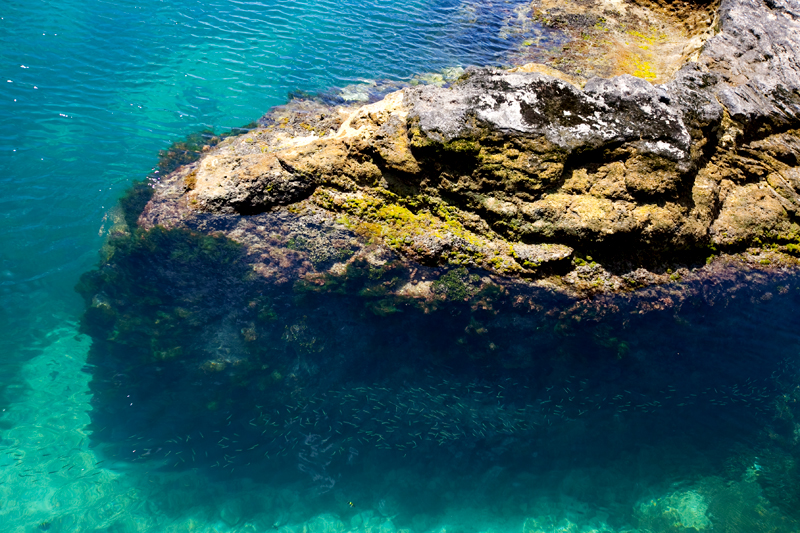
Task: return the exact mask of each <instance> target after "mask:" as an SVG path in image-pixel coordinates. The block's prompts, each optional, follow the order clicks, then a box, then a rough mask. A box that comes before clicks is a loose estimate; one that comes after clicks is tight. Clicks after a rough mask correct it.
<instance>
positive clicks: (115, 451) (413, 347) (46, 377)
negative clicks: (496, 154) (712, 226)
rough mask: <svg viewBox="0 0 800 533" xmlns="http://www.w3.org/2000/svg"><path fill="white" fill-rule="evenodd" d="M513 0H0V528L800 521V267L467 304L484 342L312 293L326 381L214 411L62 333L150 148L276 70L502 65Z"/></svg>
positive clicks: (310, 82) (265, 102)
mask: <svg viewBox="0 0 800 533" xmlns="http://www.w3.org/2000/svg"><path fill="white" fill-rule="evenodd" d="M520 6H521V3H517V2H502V1H492V2H467V1H455V0H441V1H434V0H431V1H423V0H398V1H392V2H389V1H375V2H358V3H347V2H336V1H319V2H312V1H305V2H298V1H270V2H266V1H240V2H236V1H212V2H195V1H183V2H177V1H175V0H162V1H156V0H149V1H145V2H142V1H139V2H133V1H116V2H111V1H98V0H95V1H88V2H87V1H83V2H76V1H74V0H62V1H60V2H54V1H53V2H48V1H36V0H33V1H25V2H21V1H15V0H7V1H5V2H4V3H3V6H2V7H1V8H0V28H2V29H0V72H2V76H0V87H2V90H0V120H1V121H2V124H1V125H2V127H0V184H1V185H2V195H0V295H2V306H0V327H1V328H2V330H0V332H2V335H0V354H1V355H0V357H1V358H0V371H2V374H0V376H2V377H0V387H1V388H2V397H1V398H0V404H1V405H0V408H2V409H3V411H2V419H0V530H2V531H9V532H12V531H13V532H17V531H19V532H23V531H25V532H27V531H40V530H49V531H76V532H77V531H115V532H116V531H119V532H133V531H153V532H157V531H220V532H223V531H225V532H228V531H258V532H262V531H275V530H279V531H281V532H282V533H301V532H305V531H314V532H317V531H318V532H320V533H323V532H325V533H327V532H330V533H338V532H340V531H345V530H350V531H354V532H375V533H377V532H378V531H380V532H381V533H393V532H394V531H396V530H408V531H410V532H413V533H428V532H434V531H436V532H442V533H444V532H446V531H447V530H448V529H449V530H452V531H459V532H464V533H467V532H473V531H474V532H488V531H497V532H501V531H502V532H505V531H515V532H517V531H523V532H524V533H537V532H539V531H556V530H559V531H589V530H597V531H602V530H607V531H625V530H633V529H634V528H638V529H639V530H641V531H646V530H650V531H675V532H682V533H685V532H686V531H700V530H706V529H711V528H712V526H713V528H714V530H715V531H720V530H722V531H742V532H745V531H796V530H797V528H798V522H797V519H798V516H797V512H796V511H797V509H798V508H800V493H798V489H797V487H798V486H800V471H799V470H798V466H797V465H798V464H800V457H798V439H800V425H798V424H797V422H796V420H795V416H797V413H798V409H797V407H796V404H797V401H798V399H799V398H798V394H797V383H798V382H800V380H798V360H797V358H798V348H800V346H799V344H798V341H800V335H798V333H797V330H796V327H795V320H794V317H795V316H796V313H797V309H798V303H800V301H799V300H798V298H797V294H798V291H800V289H798V286H800V280H798V279H796V278H789V279H782V280H780V281H777V280H776V281H774V282H770V281H766V282H764V283H763V284H762V285H763V286H761V287H760V288H756V289H755V290H754V291H753V292H752V293H750V292H744V293H742V294H741V295H740V297H739V299H738V300H729V299H722V300H720V301H718V302H717V303H716V304H715V305H711V303H710V300H709V299H698V301H696V302H693V303H691V304H687V305H685V306H684V308H683V309H682V310H681V311H675V312H673V311H669V312H664V313H660V314H659V313H656V314H654V315H653V316H650V315H648V316H646V317H641V318H637V317H636V316H635V315H630V313H628V315H630V317H631V318H627V319H625V320H621V319H618V318H614V319H608V320H605V321H604V320H601V321H599V322H598V323H595V322H592V321H589V322H591V325H583V324H571V325H569V327H565V324H563V323H559V322H558V321H553V320H551V316H552V315H551V316H550V317H543V316H540V315H538V314H537V313H536V312H532V313H530V314H527V315H526V314H521V313H519V312H517V311H514V310H503V311H502V312H500V313H499V314H498V315H491V316H489V315H487V316H483V317H478V318H480V319H481V320H483V321H484V326H485V328H486V329H488V330H489V331H490V332H491V335H492V336H491V339H492V341H491V343H490V342H489V341H488V340H486V338H484V337H482V335H484V334H483V333H480V331H479V330H480V329H481V327H480V326H475V325H474V324H473V323H472V322H470V320H469V317H468V314H467V313H465V312H463V310H460V309H454V310H453V313H451V315H449V316H450V318H448V319H447V320H442V321H441V322H437V321H435V320H434V319H431V321H430V322H427V323H426V322H425V321H422V322H420V323H417V326H416V328H412V329H408V324H406V323H402V327H403V328H405V329H402V330H400V324H401V323H400V322H396V323H393V322H391V321H386V320H379V319H377V318H374V317H373V318H372V319H369V320H363V322H359V321H360V320H361V318H359V319H358V320H356V319H354V320H353V321H352V323H351V324H350V325H348V328H349V329H346V330H343V329H340V327H339V326H340V325H341V324H339V323H337V322H336V321H335V320H333V321H330V324H329V323H328V322H326V317H325V315H324V313H323V314H322V315H321V316H320V317H319V321H318V322H317V323H316V327H317V328H318V329H319V331H320V335H326V334H327V336H328V337H330V338H331V339H333V340H332V342H333V343H334V344H335V346H334V347H331V348H330V349H329V350H328V351H324V352H321V353H320V354H319V355H317V356H315V357H316V358H315V357H309V358H308V359H307V360H304V365H306V366H307V367H314V368H317V370H316V372H318V373H321V374H323V375H327V376H328V379H327V380H323V381H320V382H317V383H316V384H315V385H314V387H309V388H308V389H307V390H306V394H305V395H304V396H303V398H302V399H298V398H294V397H293V398H291V399H289V400H286V401H285V402H283V403H282V404H280V405H277V404H276V405H270V406H269V407H270V409H274V410H276V411H278V412H275V413H273V412H272V411H271V410H270V411H268V412H266V414H265V411H264V409H263V408H264V407H265V405H260V407H259V404H256V401H255V400H256V399H257V398H256V396H248V395H243V396H242V397H239V398H234V400H236V401H237V402H238V404H237V405H238V406H239V407H238V408H237V409H227V410H225V409H217V410H214V411H213V412H214V413H215V414H214V415H213V416H211V415H208V414H207V413H208V412H210V411H211V409H207V410H205V411H204V410H203V408H205V407H206V406H207V405H208V404H209V403H210V402H211V400H209V396H208V394H209V393H208V392H207V391H198V390H196V389H193V388H192V383H190V382H182V381H180V376H177V375H176V376H171V378H170V379H165V378H164V377H163V376H161V375H148V374H147V373H143V374H138V375H136V376H135V378H130V377H127V376H126V372H124V371H121V370H120V369H119V368H116V367H115V365H117V364H118V362H119V361H118V359H116V358H118V357H122V356H124V354H119V353H114V352H111V351H110V350H109V349H108V347H106V346H104V345H103V344H102V343H94V344H93V342H92V339H91V338H89V337H88V336H86V335H83V334H80V333H79V325H78V324H79V320H80V316H81V314H82V312H83V302H82V301H81V299H80V298H79V296H78V295H77V294H76V293H75V292H74V290H73V287H74V285H75V284H76V282H77V281H78V279H79V277H80V275H81V274H82V273H83V272H86V271H88V270H90V269H91V268H92V267H93V266H94V265H95V264H96V262H97V256H98V249H100V247H101V246H102V244H103V241H104V238H105V236H106V233H107V230H108V229H109V226H110V223H111V220H110V216H109V212H110V210H111V209H112V207H113V206H114V204H115V203H116V200H117V199H118V198H119V196H120V195H121V194H122V192H123V191H124V190H125V189H126V188H127V187H128V186H129V185H130V183H131V181H132V180H134V179H141V178H143V177H144V176H146V175H147V174H148V173H150V172H151V171H152V170H153V168H154V167H155V166H156V164H157V154H158V151H159V150H161V149H165V148H167V147H168V146H169V145H170V143H172V142H174V141H178V140H180V139H181V138H183V137H185V136H186V135H188V134H190V133H192V132H196V131H199V130H203V129H206V128H211V129H214V130H216V131H226V130H229V129H230V128H234V127H238V126H242V125H244V124H247V123H249V122H251V121H253V120H255V119H257V118H258V117H259V116H261V115H262V114H263V113H264V112H265V111H266V110H267V109H269V108H270V107H271V106H273V105H277V104H282V103H285V102H286V100H287V98H288V95H289V94H290V93H293V94H316V93H323V94H324V95H326V97H331V95H333V96H336V95H341V93H340V92H339V89H338V88H342V87H346V86H348V85H353V84H356V85H365V86H368V85H369V84H370V83H371V81H372V80H389V81H391V82H398V83H401V82H409V81H411V80H412V79H413V78H414V77H415V76H419V75H421V74H425V73H435V72H441V71H443V70H444V69H454V68H456V67H467V66H469V65H476V64H477V65H487V64H488V65H503V64H505V63H506V61H507V59H506V58H507V57H509V55H510V53H511V52H513V51H514V49H515V48H516V47H517V46H518V45H519V43H520V42H521V41H522V40H523V39H527V37H528V36H527V35H526V33H525V32H523V31H521V30H520V31H515V25H514V24H515V22H514V21H516V20H517V19H518V16H519V14H520V13H523V11H520V9H519V8H520ZM525 31H530V27H529V26H526V30H525ZM551 37H552V38H553V39H557V36H551ZM544 42H545V44H546V40H545V41H544ZM350 92H351V93H352V92H354V91H353V90H351V91H350ZM355 92H356V93H358V91H357V90H355ZM275 298H277V299H280V298H281V295H276V296H275ZM323 303H325V302H323ZM330 303H331V302H327V304H328V305H329V304H330ZM345 304H346V302H345ZM345 304H342V307H341V308H340V309H348V308H347V306H346V305H345ZM557 304H558V303H557ZM559 305H566V303H565V302H561V303H560V304H559ZM342 312H344V311H342ZM353 313H354V314H353V316H354V317H359V316H360V315H358V313H356V312H355V311H354V312H353ZM620 315H621V316H625V311H624V310H623V311H622V312H621V313H620ZM436 320H441V318H440V319H436ZM334 325H336V329H333V328H334ZM326 327H330V328H331V330H329V331H326V330H325V328H326ZM393 328H394V329H393ZM342 331H344V333H342ZM376 332H378V333H377V335H376ZM464 332H466V334H465V333H464ZM371 335H372V336H378V337H379V336H380V335H386V337H387V339H390V341H387V340H383V344H381V346H382V348H381V350H382V351H381V353H380V354H379V355H380V356H381V357H380V358H378V359H376V354H375V352H374V350H372V349H371V348H373V347H374V346H375V344H369V342H374V343H377V342H378V340H380V339H378V340H373V341H369V342H368V341H367V340H365V339H370V338H371V337H370V336H371ZM464 335H466V338H467V339H468V342H469V344H470V350H467V349H466V348H464V350H463V352H462V351H457V352H453V351H451V350H450V348H448V345H447V339H451V340H453V339H457V338H458V339H460V338H461V336H464ZM470 335H472V336H470ZM355 340H359V342H363V343H364V345H363V346H361V345H360V344H359V342H355ZM336 343H338V344H336ZM347 349H349V350H350V353H349V354H348V355H347V357H345V358H344V359H343V360H332V359H330V358H327V357H326V356H327V355H328V354H329V353H337V354H338V353H345V350H347ZM467 352H469V355H468V356H467V355H466V354H467ZM409 354H413V355H409ZM487 354H492V355H491V357H487V356H486V355H487ZM337 361H338V362H342V361H343V362H344V363H347V365H344V364H341V365H337V364H335V363H337ZM387 361H389V362H388V363H387ZM399 361H402V364H400V363H399ZM431 361H435V362H436V364H432V363H431ZM520 361H525V363H524V364H523V363H520ZM345 368H346V371H345V370H344V369H345ZM319 369H321V370H319ZM172 378H174V379H172ZM165 382H166V383H170V384H171V386H170V387H165V386H164V383H165ZM131 396H133V399H131V398H130V397H131ZM267 401H269V399H268V398H267ZM195 404H197V405H199V406H200V407H201V408H198V409H196V410H195V407H196V406H195ZM332 405H335V406H338V411H339V412H338V413H336V412H333V411H332V410H331V406H332ZM375 405H380V407H381V408H380V409H375V408H374V407H375ZM400 409H404V410H405V412H404V413H402V414H400ZM284 411H286V412H285V413H284ZM329 411H330V414H329ZM190 413H191V416H189V414H190ZM197 413H200V414H199V415H198V414H197ZM234 415H235V416H234ZM323 423H326V424H328V427H327V428H319V427H318V425H321V424H323ZM253 428H256V429H253ZM262 428H264V429H262ZM265 432H269V435H270V437H271V438H272V440H271V441H269V442H264V441H262V440H261V439H262V436H263V435H264V434H265ZM212 435H213V440H212ZM376 435H377V436H376ZM273 437H274V438H273ZM278 439H281V440H278ZM226 440H230V441H235V442H236V444H235V445H236V446H239V447H238V448H237V447H234V446H233V445H230V446H229V445H228V444H226ZM334 444H335V445H336V446H335V447H334V446H333V445H334ZM255 445H258V447H257V448H252V447H253V446H255ZM228 447H230V448H231V449H229V448H228ZM235 450H241V451H236V453H234V451H235ZM262 450H263V452H262ZM176 457H177V459H176Z"/></svg>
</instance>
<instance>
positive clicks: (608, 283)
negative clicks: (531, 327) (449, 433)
mask: <svg viewBox="0 0 800 533" xmlns="http://www.w3.org/2000/svg"><path fill="white" fill-rule="evenodd" d="M591 4H592V3H591V2H589V3H588V5H591ZM650 7H651V8H653V9H655V10H656V12H657V9H658V6H657V5H655V6H653V5H650ZM673 7H674V6H673ZM679 7H680V6H679ZM682 7H683V11H680V12H681V13H686V12H691V8H692V5H691V4H686V5H682ZM696 7H697V9H696V10H699V11H702V12H703V13H707V12H708V11H709V9H710V8H709V5H706V4H698V6H696ZM711 7H713V6H711ZM639 9H641V8H639ZM687 10H688V11H687ZM712 15H714V14H713V12H711V13H710V14H709V15H708V16H709V17H710V16H712ZM714 16H715V17H716V20H717V26H716V30H715V34H714V35H713V36H711V37H710V38H707V37H708V35H709V32H708V31H707V30H704V31H705V33H704V34H703V35H704V36H705V37H704V38H707V40H706V41H705V42H704V44H703V46H702V49H701V51H700V52H699V54H694V55H695V56H696V61H689V62H686V63H685V64H684V65H683V66H682V67H681V68H680V70H678V71H677V72H676V73H675V75H674V76H673V77H672V79H671V80H669V81H668V82H666V83H663V84H660V85H653V84H651V83H650V82H648V81H646V80H644V79H640V78H636V77H633V76H631V75H622V76H617V77H614V78H610V79H603V78H592V79H590V80H588V81H586V82H585V85H584V86H583V87H580V86H579V85H581V84H582V83H583V82H582V81H581V80H577V81H576V78H575V77H574V75H573V76H572V77H570V76H567V75H565V74H562V75H560V78H561V79H559V78H557V77H554V76H551V75H548V74H542V73H541V72H550V71H552V69H549V68H548V67H537V66H536V65H530V66H528V67H526V68H518V69H514V70H515V71H512V72H509V71H502V70H495V69H472V70H469V71H468V72H467V73H466V74H465V75H463V76H462V78H461V79H460V80H459V81H457V82H456V83H454V84H452V85H451V86H447V87H437V86H417V87H413V88H407V89H403V90H400V91H397V92H394V93H391V94H389V95H388V96H387V97H386V98H384V99H383V100H381V101H379V102H375V103H372V104H368V105H365V106H362V107H358V108H353V107H338V108H336V107H329V106H328V107H326V106H323V105H321V104H314V103H312V102H302V103H299V104H297V105H296V107H292V106H291V105H290V106H288V107H287V108H282V109H279V110H275V111H273V112H271V113H268V114H267V115H266V116H265V117H264V118H263V119H262V120H261V121H260V124H259V127H257V128H255V129H253V130H251V131H249V132H248V133H246V134H243V135H239V136H236V137H231V138H228V139H226V140H225V141H223V142H222V143H220V144H219V145H217V146H215V147H213V148H212V149H209V150H208V151H207V152H206V153H204V154H203V156H202V158H201V159H200V160H199V161H198V162H196V163H193V164H191V165H186V166H184V167H182V168H180V169H179V170H177V171H176V172H174V173H173V174H171V175H169V176H167V177H165V178H162V179H161V181H160V183H159V184H158V185H157V186H156V187H155V195H154V197H153V199H152V200H151V201H150V202H149V204H148V205H147V207H146V209H145V211H144V213H143V214H142V216H141V219H140V224H141V226H142V227H143V228H144V229H150V228H153V227H154V226H156V225H162V226H164V227H167V228H176V227H185V228H190V229H194V230H199V231H203V232H211V231H222V232H223V233H224V234H225V235H226V236H228V237H230V238H231V239H233V240H235V241H238V242H242V243H244V244H245V245H246V246H247V248H248V250H249V257H250V259H251V261H252V263H253V265H254V268H255V270H256V271H258V272H261V273H264V274H266V273H268V272H271V273H272V274H275V275H277V276H278V277H286V276H288V277H289V278H294V279H299V278H302V277H304V276H308V275H316V274H320V273H325V274H330V275H335V274H336V272H337V269H338V271H341V270H342V268H343V265H346V264H347V261H350V262H352V261H356V260H357V259H358V258H361V257H366V256H368V255H371V256H375V254H377V255H378V256H380V255H381V254H386V253H390V255H391V254H395V253H396V254H399V257H401V258H403V259H404V260H407V261H408V262H409V263H408V264H409V268H413V265H414V264H422V265H428V266H455V267H460V266H465V267H468V268H477V269H481V270H485V271H487V272H489V273H494V274H499V275H502V276H505V277H510V278H530V279H534V280H539V281H538V282H539V283H547V284H551V285H552V284H554V285H556V286H559V287H561V288H564V289H567V290H578V291H579V292H580V291H584V292H585V291H594V290H603V289H605V290H620V289H626V288H635V287H637V286H640V285H641V284H642V283H643V282H642V279H644V278H643V277H642V276H641V275H639V276H638V278H637V279H638V281H637V280H636V279H634V278H636V276H635V275H634V274H632V273H634V272H637V271H640V269H641V268H645V269H647V270H648V271H650V272H651V273H652V276H651V278H652V279H653V280H655V281H665V280H667V279H668V277H665V274H666V272H667V270H668V269H669V270H673V269H674V270H676V271H677V270H678V269H679V268H682V267H689V268H693V267H698V266H700V265H702V263H703V262H704V260H706V259H707V258H709V256H712V255H714V254H717V255H718V254H719V253H723V254H725V253H727V254H733V253H739V252H742V251H744V250H746V249H747V248H748V247H752V246H758V247H760V249H759V250H758V251H753V250H751V253H750V256H749V257H752V256H753V254H755V257H756V258H757V262H759V263H763V264H766V263H770V264H774V263H776V262H777V263H780V264H787V263H793V262H794V260H793V258H792V256H791V254H793V253H795V252H796V251H797V250H798V248H797V247H798V243H800V226H798V224H797V214H798V213H797V209H798V206H800V196H799V195H798V190H800V167H799V166H798V165H799V164H800V163H799V162H798V157H800V156H799V155H798V154H800V133H798V128H800V65H799V64H798V58H800V4H798V3H797V2H796V1H794V0H782V1H768V2H767V1H758V0H729V1H726V2H723V3H722V5H721V6H720V7H719V9H718V12H717V13H716V15H714ZM706 26H707V25H706ZM687 42H688V43H690V44H692V43H693V45H695V47H696V45H697V42H698V40H697V39H692V38H688V37H687ZM687 46H688V45H687ZM526 71H527V72H526ZM568 80H572V81H573V83H570V81H568ZM287 109H288V112H287ZM308 225H311V226H312V228H313V229H311V230H307V229H304V228H305V227H306V226H308ZM292 244H294V246H292ZM765 245H769V246H768V247H767V248H766V249H764V246H765ZM287 249H289V250H291V251H292V252H299V255H297V254H293V253H290V254H289V255H297V257H295V258H294V259H295V261H294V263H296V265H295V266H296V269H295V270H294V271H293V272H290V273H287V271H286V266H287V264H288V263H287V259H286V256H287ZM776 252H786V253H785V254H780V253H776ZM763 253H768V254H769V255H768V256H763ZM278 256H280V258H279V257H278ZM301 256H302V257H301ZM322 256H324V257H322ZM591 257H593V258H594V261H597V262H596V263H593V261H592V259H590V258H591ZM587 258H588V259H587ZM322 259H324V260H322ZM588 263H593V264H595V265H597V264H598V263H599V264H600V265H603V267H602V268H600V269H599V270H598V269H595V270H596V271H597V272H595V274H597V273H598V272H600V271H602V272H601V273H602V276H600V277H598V275H595V274H591V275H589V278H590V281H591V282H590V283H585V281H586V280H583V282H582V281H581V280H580V278H581V276H580V273H581V271H580V270H577V269H579V268H580V267H585V266H586V264H588ZM280 264H282V265H283V266H282V267H277V266H276V265H280ZM278 270H280V271H281V272H280V273H278V272H277V271H278ZM584 270H586V269H585V268H584ZM670 275H671V274H670ZM603 276H604V277H603ZM653 276H655V277H653ZM583 277H584V278H585V277H586V276H583ZM601 278H602V279H601ZM672 278H673V279H674V276H672ZM542 280H544V281H542ZM598 281H600V282H599V283H598Z"/></svg>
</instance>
